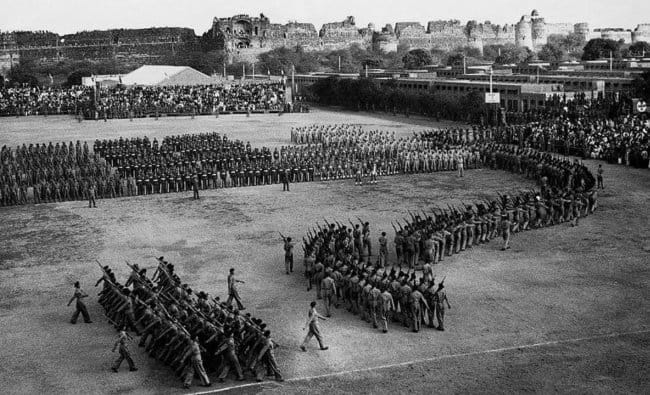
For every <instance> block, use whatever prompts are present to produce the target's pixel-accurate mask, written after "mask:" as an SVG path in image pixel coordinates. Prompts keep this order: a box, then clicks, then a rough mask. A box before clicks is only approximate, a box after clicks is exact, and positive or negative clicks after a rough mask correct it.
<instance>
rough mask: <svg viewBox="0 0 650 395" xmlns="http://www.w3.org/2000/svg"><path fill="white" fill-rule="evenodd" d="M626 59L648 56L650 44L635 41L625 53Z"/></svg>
mask: <svg viewBox="0 0 650 395" xmlns="http://www.w3.org/2000/svg"><path fill="white" fill-rule="evenodd" d="M625 52H626V53H625V56H626V57H646V56H648V55H650V44H648V43H647V42H646V41H637V42H635V43H634V44H632V45H630V46H629V48H628V49H627V50H626V51H625Z"/></svg>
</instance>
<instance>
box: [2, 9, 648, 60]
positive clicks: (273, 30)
mask: <svg viewBox="0 0 650 395" xmlns="http://www.w3.org/2000/svg"><path fill="white" fill-rule="evenodd" d="M208 33H210V34H211V35H212V37H213V38H214V39H216V42H217V43H218V44H217V49H224V50H227V51H229V52H230V53H237V54H238V55H240V56H242V57H244V58H247V55H246V53H250V54H251V56H252V57H254V56H255V54H257V53H261V52H264V51H267V50H270V49H273V48H279V47H296V46H301V47H303V48H304V49H305V50H308V51H315V50H333V49H342V48H347V47H349V46H351V45H353V44H358V45H360V46H363V47H370V46H373V47H375V48H380V49H383V50H385V51H395V50H396V49H397V46H398V45H404V46H407V47H408V48H410V49H415V48H422V49H428V50H431V49H441V50H446V51H452V50H455V49H458V48H462V47H474V48H477V49H479V50H481V51H482V50H483V48H484V47H485V46H489V45H508V44H512V45H517V46H526V47H529V48H530V49H532V50H535V51H536V50H539V49H541V47H542V46H543V45H544V44H545V43H546V42H547V38H548V37H549V36H551V35H567V34H570V33H577V34H580V35H582V36H583V37H584V38H585V40H589V39H592V38H606V39H612V40H617V41H618V40H623V41H624V42H626V43H633V42H638V41H648V42H650V24H639V25H638V26H637V27H636V29H634V30H625V29H595V30H594V29H591V28H590V27H589V25H588V24H586V23H576V24H571V23H547V22H546V21H545V19H544V18H543V17H541V16H540V15H539V13H538V12H537V11H536V10H533V12H532V13H531V14H530V15H524V16H522V18H521V20H519V21H518V22H517V23H514V24H505V25H497V24H492V23H491V22H489V21H486V22H483V23H477V22H476V21H469V22H467V23H461V22H460V21H458V20H447V21H444V20H438V21H429V22H428V23H427V24H426V26H423V25H422V24H421V23H420V22H397V23H395V24H394V26H393V25H387V26H385V27H384V28H382V29H380V30H379V31H378V30H376V29H375V28H374V25H372V24H370V25H368V26H367V27H359V26H357V25H356V23H355V20H354V17H351V16H350V17H347V18H345V19H344V20H343V21H341V22H333V23H326V24H324V25H323V26H322V27H321V28H320V29H319V30H317V29H316V27H315V26H314V25H313V24H311V23H299V22H296V21H293V22H289V23H287V24H278V23H271V21H270V20H269V18H267V17H266V16H264V15H263V14H260V16H259V17H257V16H256V17H251V16H249V15H235V16H232V17H227V18H214V20H213V23H212V27H211V29H210V30H209V31H208ZM197 42H198V37H197V36H196V34H195V32H194V30H192V29H188V28H180V27H163V28H155V27H154V28H148V29H112V30H101V31H99V30H95V31H83V32H78V33H74V34H67V35H58V34H56V33H52V32H48V31H34V32H0V59H1V60H2V64H3V65H5V68H6V64H7V62H6V60H7V59H10V60H11V59H17V58H19V57H24V58H33V59H41V60H43V61H50V62H53V61H58V60H61V59H79V60H81V59H96V60H101V59H118V60H132V61H136V62H138V61H140V62H146V61H147V60H150V59H152V58H157V57H162V56H165V55H172V54H174V53H176V51H179V50H181V49H183V48H186V47H187V46H193V45H195V44H196V43H197Z"/></svg>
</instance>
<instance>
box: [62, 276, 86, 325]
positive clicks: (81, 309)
mask: <svg viewBox="0 0 650 395" xmlns="http://www.w3.org/2000/svg"><path fill="white" fill-rule="evenodd" d="M87 297H88V295H87V294H86V293H85V292H84V291H82V290H81V285H79V281H77V282H75V283H74V295H72V298H71V299H70V301H69V302H68V306H70V304H71V303H72V301H74V300H76V301H77V304H76V309H75V312H74V314H73V315H72V319H71V320H70V323H71V324H76V323H77V318H79V314H81V315H83V317H84V322H85V323H86V324H90V323H92V321H91V320H90V315H88V310H87V309H86V305H85V304H84V302H83V300H81V299H83V298H87Z"/></svg>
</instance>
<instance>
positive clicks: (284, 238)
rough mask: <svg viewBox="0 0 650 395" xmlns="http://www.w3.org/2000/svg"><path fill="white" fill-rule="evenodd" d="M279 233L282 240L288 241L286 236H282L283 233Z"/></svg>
mask: <svg viewBox="0 0 650 395" xmlns="http://www.w3.org/2000/svg"><path fill="white" fill-rule="evenodd" d="M278 233H279V234H280V237H282V240H286V239H287V238H286V237H284V235H283V234H282V232H278Z"/></svg>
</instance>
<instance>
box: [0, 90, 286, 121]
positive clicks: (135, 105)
mask: <svg viewBox="0 0 650 395" xmlns="http://www.w3.org/2000/svg"><path fill="white" fill-rule="evenodd" d="M284 108H285V95H284V87H283V85H282V84H279V83H246V84H234V85H201V86H121V85H118V86H115V87H104V88H100V89H99V91H98V92H95V90H94V89H93V88H92V87H72V88H31V87H23V88H21V87H9V88H1V89H0V116H21V115H23V116H26V115H55V114H56V115H61V114H70V115H79V116H83V117H84V118H86V119H114V118H129V117H131V118H133V117H146V116H159V115H201V114H218V113H228V112H240V113H245V112H264V111H283V110H284Z"/></svg>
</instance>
